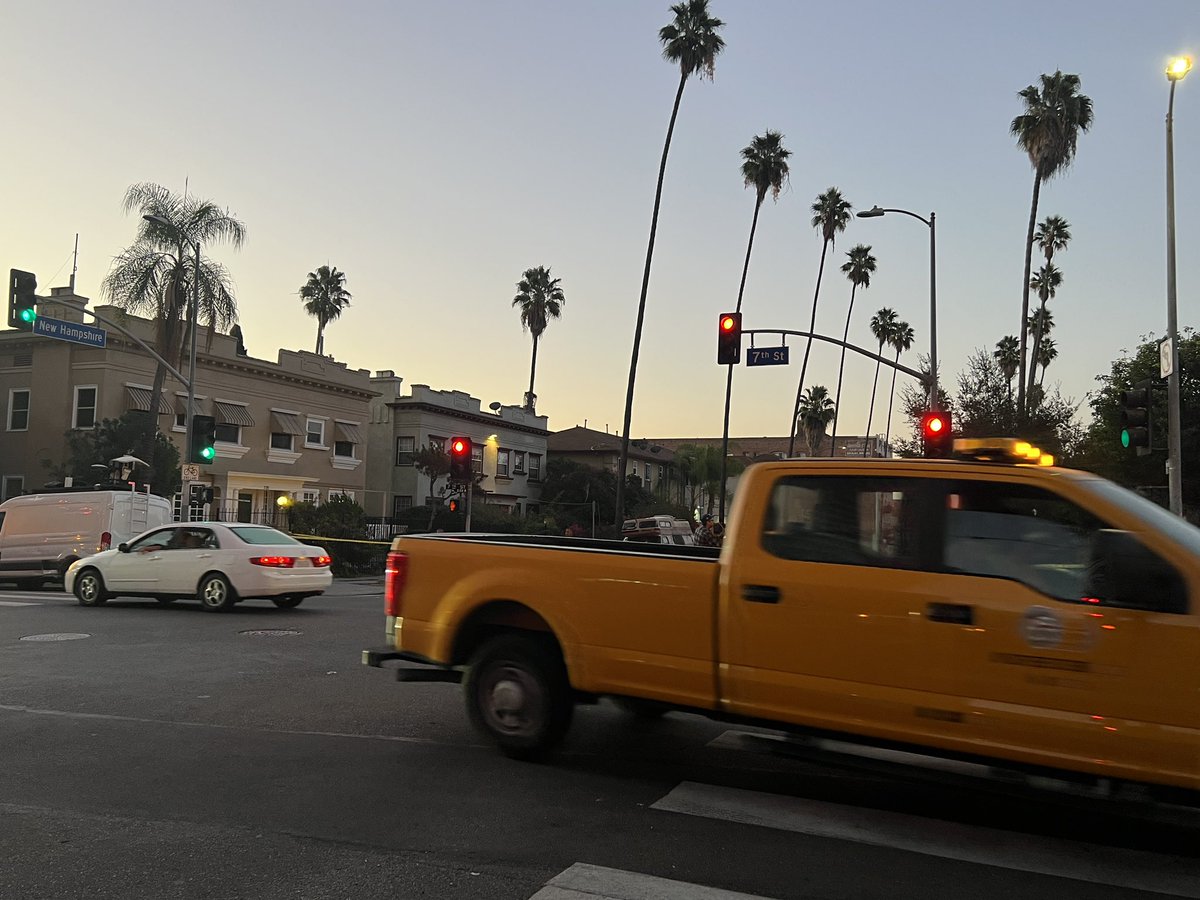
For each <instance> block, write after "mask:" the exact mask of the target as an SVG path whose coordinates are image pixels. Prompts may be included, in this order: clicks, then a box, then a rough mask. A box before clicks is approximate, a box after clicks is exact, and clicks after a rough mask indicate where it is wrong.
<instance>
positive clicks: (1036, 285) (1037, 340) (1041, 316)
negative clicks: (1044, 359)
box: [1026, 262, 1063, 393]
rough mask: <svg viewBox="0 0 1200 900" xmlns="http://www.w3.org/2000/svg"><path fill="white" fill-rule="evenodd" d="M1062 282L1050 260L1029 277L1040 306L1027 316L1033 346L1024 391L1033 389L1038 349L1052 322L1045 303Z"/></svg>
mask: <svg viewBox="0 0 1200 900" xmlns="http://www.w3.org/2000/svg"><path fill="white" fill-rule="evenodd" d="M1062 282H1063V276H1062V272H1060V271H1059V270H1058V266H1056V265H1054V263H1051V262H1048V263H1045V264H1043V265H1042V267H1041V268H1040V269H1038V271H1037V272H1035V273H1034V275H1033V277H1032V278H1030V279H1029V287H1030V289H1031V290H1034V291H1037V295H1038V299H1039V300H1040V301H1041V306H1039V307H1038V309H1037V310H1036V311H1034V313H1033V314H1032V315H1031V316H1030V317H1029V322H1030V333H1031V334H1032V335H1033V348H1032V350H1031V351H1030V359H1031V360H1033V362H1032V364H1031V365H1030V367H1029V384H1028V386H1027V387H1026V393H1028V392H1029V391H1030V390H1032V389H1033V381H1034V375H1035V374H1036V373H1037V360H1038V349H1039V347H1040V346H1041V343H1042V338H1044V337H1045V336H1046V331H1047V330H1048V326H1049V325H1050V324H1051V323H1052V319H1051V318H1050V310H1049V309H1048V308H1047V306H1046V303H1047V301H1049V300H1051V299H1053V298H1054V296H1055V295H1056V294H1057V293H1058V289H1059V288H1060V287H1062Z"/></svg>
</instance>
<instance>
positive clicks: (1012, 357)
mask: <svg viewBox="0 0 1200 900" xmlns="http://www.w3.org/2000/svg"><path fill="white" fill-rule="evenodd" d="M1020 352H1021V345H1020V342H1019V341H1018V340H1017V338H1016V336H1015V335H1011V334H1009V335H1005V336H1004V337H1002V338H1000V340H998V341H997V342H996V349H995V350H994V351H992V357H993V358H994V359H995V360H996V365H998V366H999V367H1000V371H1001V373H1002V374H1003V375H1004V380H1005V381H1006V382H1007V383H1008V403H1009V405H1010V406H1011V405H1012V402H1013V396H1012V382H1013V378H1014V377H1015V376H1016V374H1017V369H1018V368H1019V366H1020V356H1019V354H1020Z"/></svg>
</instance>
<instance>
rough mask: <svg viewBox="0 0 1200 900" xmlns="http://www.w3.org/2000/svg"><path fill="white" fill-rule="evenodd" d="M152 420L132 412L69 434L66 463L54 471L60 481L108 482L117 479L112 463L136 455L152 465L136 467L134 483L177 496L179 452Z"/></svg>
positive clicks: (161, 494) (139, 412)
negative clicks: (147, 485)
mask: <svg viewBox="0 0 1200 900" xmlns="http://www.w3.org/2000/svg"><path fill="white" fill-rule="evenodd" d="M149 418H150V416H149V414H148V413H146V412H142V411H138V410H135V409H131V410H129V411H128V412H126V413H124V414H123V415H122V416H121V417H120V418H118V419H104V420H103V421H101V422H99V423H98V424H97V425H96V426H95V427H94V428H89V429H87V430H84V431H81V430H79V429H72V430H70V431H68V432H67V433H66V440H67V458H66V462H65V463H64V464H63V465H62V466H58V467H51V471H52V472H54V473H55V474H56V475H57V476H58V477H60V478H61V477H63V476H67V475H69V476H71V479H72V480H73V481H74V483H75V484H97V483H108V482H111V481H113V480H114V479H113V476H112V471H113V470H112V468H111V463H112V460H114V459H116V458H117V457H119V456H125V455H126V454H132V455H133V456H135V457H137V458H138V459H141V460H145V461H146V462H147V463H149V464H150V465H149V469H148V470H147V469H146V468H145V467H143V466H137V467H135V468H134V470H133V472H132V473H131V478H130V480H132V481H136V482H137V483H138V484H145V483H147V482H149V484H150V490H151V491H153V492H154V493H156V494H158V495H159V496H162V497H173V496H174V495H175V494H176V493H177V492H178V491H179V486H180V482H181V478H180V473H179V451H178V450H177V449H175V445H174V444H173V443H172V442H171V439H170V438H168V437H167V436H166V435H165V434H163V433H162V432H161V431H156V430H154V429H153V428H152V426H151V425H150V424H149V422H148V421H147V420H148V419H149ZM151 435H152V436H151ZM101 466H106V467H109V468H100V467H101Z"/></svg>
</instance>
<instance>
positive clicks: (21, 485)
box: [0, 475, 25, 500]
mask: <svg viewBox="0 0 1200 900" xmlns="http://www.w3.org/2000/svg"><path fill="white" fill-rule="evenodd" d="M24 490H25V476H24V475H5V476H4V489H3V491H2V492H0V500H7V499H8V498H9V497H20V496H21V494H22V493H23V492H24Z"/></svg>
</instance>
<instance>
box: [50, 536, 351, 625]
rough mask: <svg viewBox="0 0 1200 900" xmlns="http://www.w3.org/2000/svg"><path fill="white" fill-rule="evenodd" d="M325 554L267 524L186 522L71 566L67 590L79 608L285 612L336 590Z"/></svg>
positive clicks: (66, 581)
mask: <svg viewBox="0 0 1200 900" xmlns="http://www.w3.org/2000/svg"><path fill="white" fill-rule="evenodd" d="M329 566H330V559H329V555H328V554H327V553H326V552H325V550H324V549H322V548H321V547H312V546H309V545H308V544H302V543H300V542H299V541H297V540H296V539H295V538H293V537H291V536H290V535H287V534H284V533H283V532H282V531H279V530H277V529H275V528H268V527H267V526H265V525H242V524H239V523H236V522H188V523H180V524H176V525H168V526H166V527H164V528H155V529H153V530H151V531H147V532H146V533H145V534H142V535H139V536H138V537H136V538H134V539H133V540H132V541H130V542H129V543H128V544H122V545H121V546H120V547H118V548H117V549H116V550H105V551H104V552H102V553H97V554H95V555H94V556H88V557H85V558H84V559H81V560H78V561H77V562H74V563H72V564H71V567H70V568H69V569H67V572H66V578H65V580H64V585H63V586H64V587H65V588H66V590H67V591H68V592H72V593H74V594H75V597H76V598H77V599H78V600H79V604H80V606H101V605H103V604H104V603H106V602H107V601H108V599H109V598H110V597H116V596H128V597H154V598H155V599H157V600H158V601H159V602H160V603H170V602H171V601H172V600H176V599H178V598H180V597H195V598H196V599H197V600H199V601H200V604H201V606H202V607H203V608H204V609H206V610H209V611H210V612H220V611H222V610H226V609H229V608H230V607H232V606H233V604H235V603H237V602H238V601H240V600H248V599H251V598H254V597H267V598H270V599H271V600H272V601H273V602H274V604H275V605H276V606H278V607H281V608H283V609H291V608H292V607H295V606H299V605H300V603H301V602H302V601H303V600H304V598H305V597H314V596H316V595H317V594H321V593H323V592H324V591H325V589H326V588H328V587H329V585H330V584H332V583H333V573H332V572H331V571H330V568H329Z"/></svg>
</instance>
